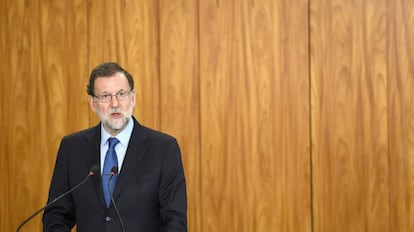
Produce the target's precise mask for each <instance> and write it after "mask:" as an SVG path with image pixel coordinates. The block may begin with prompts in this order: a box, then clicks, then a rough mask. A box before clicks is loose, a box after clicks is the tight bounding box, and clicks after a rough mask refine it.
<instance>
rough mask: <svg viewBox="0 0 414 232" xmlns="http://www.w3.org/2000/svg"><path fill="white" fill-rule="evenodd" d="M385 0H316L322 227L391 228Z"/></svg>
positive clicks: (316, 142) (316, 185) (318, 215)
mask: <svg viewBox="0 0 414 232" xmlns="http://www.w3.org/2000/svg"><path fill="white" fill-rule="evenodd" d="M386 7H387V2H386V1H385V0H381V1H378V0H375V1H374V0H368V1H336V0H334V1H329V0H328V1H325V0H317V1H311V10H312V11H311V12H312V13H311V35H310V38H311V80H312V96H311V104H312V113H311V118H312V120H311V123H312V141H313V148H312V163H313V182H312V186H313V196H314V199H313V208H314V231H318V232H324V231H326V232H330V231H337V232H341V231H344V232H345V231H355V232H357V231H361V232H364V231H376V232H380V231H389V228H390V223H391V221H390V207H389V198H390V196H389V191H390V188H389V164H388V156H387V155H388V149H389V147H388V127H387V120H388V119H387V115H388V114H387V109H388V108H387V80H388V78H392V77H389V76H388V75H387V66H386V62H387V56H386V52H387V48H386V45H387V37H386V30H387V29H386V26H387V25H386V15H387V12H386Z"/></svg>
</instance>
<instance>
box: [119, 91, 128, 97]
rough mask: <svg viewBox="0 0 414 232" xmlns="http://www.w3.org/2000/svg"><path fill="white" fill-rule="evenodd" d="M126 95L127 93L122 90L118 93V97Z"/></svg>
mask: <svg viewBox="0 0 414 232" xmlns="http://www.w3.org/2000/svg"><path fill="white" fill-rule="evenodd" d="M126 95H127V93H126V92H124V91H122V92H119V93H118V96H119V97H125V96H126Z"/></svg>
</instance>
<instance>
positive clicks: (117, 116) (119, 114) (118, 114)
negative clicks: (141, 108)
mask: <svg viewBox="0 0 414 232" xmlns="http://www.w3.org/2000/svg"><path fill="white" fill-rule="evenodd" d="M110 116H111V118H121V117H122V114H121V113H111V114H110Z"/></svg>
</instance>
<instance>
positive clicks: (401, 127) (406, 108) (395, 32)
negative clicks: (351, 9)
mask: <svg viewBox="0 0 414 232" xmlns="http://www.w3.org/2000/svg"><path fill="white" fill-rule="evenodd" d="M388 7H389V9H388V11H387V12H388V14H387V22H388V23H387V36H388V38H389V42H388V43H387V45H388V47H387V48H388V54H387V55H388V56H387V57H388V60H387V68H388V76H389V78H388V115H389V116H388V125H389V135H388V139H389V155H388V156H389V167H390V168H389V169H390V170H389V171H390V177H389V180H390V183H389V184H390V195H391V199H390V211H391V212H390V220H391V226H390V231H399V232H411V231H414V46H413V41H414V30H413V29H412V28H414V2H413V1H389V4H388Z"/></svg>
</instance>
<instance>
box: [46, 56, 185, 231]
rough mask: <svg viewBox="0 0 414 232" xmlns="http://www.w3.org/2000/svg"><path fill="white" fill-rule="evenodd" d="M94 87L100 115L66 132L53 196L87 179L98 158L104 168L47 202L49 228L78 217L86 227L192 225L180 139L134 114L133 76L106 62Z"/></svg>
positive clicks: (69, 224)
mask: <svg viewBox="0 0 414 232" xmlns="http://www.w3.org/2000/svg"><path fill="white" fill-rule="evenodd" d="M87 92H88V94H89V104H90V107H91V108H92V110H93V111H94V112H95V113H96V114H97V115H98V116H99V118H100V121H101V122H100V124H99V125H98V126H96V127H93V128H89V129H86V130H83V131H80V132H78V133H74V134H71V135H68V136H66V137H64V138H63V139H62V141H61V144H60V147H59V151H58V154H57V159H56V164H55V169H54V173H53V177H52V181H51V185H50V190H49V200H48V202H50V201H52V200H53V199H55V198H56V197H58V196H59V195H60V194H62V193H64V192H66V191H68V190H70V189H71V188H73V187H74V186H76V185H77V184H79V183H81V182H82V181H83V180H84V179H85V177H86V176H87V174H88V172H89V170H91V167H93V166H94V165H95V164H98V165H99V166H100V171H98V172H100V173H98V175H93V176H91V177H90V178H89V179H88V180H87V181H86V182H85V184H83V185H82V186H80V187H79V188H78V189H76V190H75V191H73V192H71V193H70V194H68V195H67V196H65V197H64V198H62V199H60V200H58V201H57V202H55V203H54V204H52V205H51V206H50V207H48V208H47V209H46V210H45V212H44V214H43V231H45V232H52V231H53V232H55V231H71V228H73V227H74V226H75V224H76V228H77V231H79V232H104V231H108V232H117V231H128V232H129V231H131V232H133V231H134V232H135V231H142V232H164V231H187V197H186V184H185V177H184V171H183V166H182V161H181V153H180V149H179V146H178V144H177V142H176V140H175V139H174V138H173V137H171V136H169V135H166V134H163V133H161V132H158V131H155V130H152V129H149V128H146V127H144V126H142V125H140V124H139V123H138V122H137V120H136V119H135V118H134V117H133V116H132V113H133V109H134V106H135V101H136V100H135V90H134V80H133V78H132V76H131V75H130V74H129V73H128V72H127V71H126V70H124V69H123V68H122V67H120V66H119V65H118V64H116V63H103V64H101V65H99V66H97V67H96V68H95V69H94V70H93V71H92V73H91V75H90V80H89V85H88V86H87ZM96 166H97V165H95V167H96ZM99 174H101V175H99ZM112 185H115V186H112ZM111 195H112V197H111ZM114 203H115V204H114ZM118 215H119V216H118Z"/></svg>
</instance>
